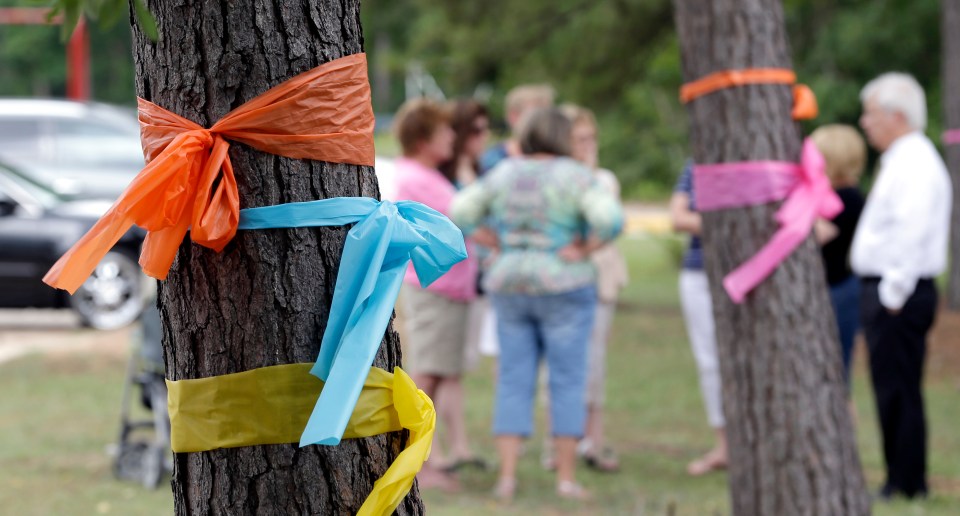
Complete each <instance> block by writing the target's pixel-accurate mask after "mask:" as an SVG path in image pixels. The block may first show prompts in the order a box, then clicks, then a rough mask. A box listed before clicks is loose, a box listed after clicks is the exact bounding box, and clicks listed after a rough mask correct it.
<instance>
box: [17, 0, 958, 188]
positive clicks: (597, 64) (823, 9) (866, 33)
mask: <svg viewBox="0 0 960 516" xmlns="http://www.w3.org/2000/svg"><path fill="white" fill-rule="evenodd" d="M128 1H131V0H52V1H51V0H44V1H43V2H42V3H43V4H44V5H49V6H56V7H57V8H59V9H60V10H61V11H62V12H63V13H64V15H65V16H66V18H67V19H73V20H76V19H77V16H80V15H84V16H87V17H88V18H90V19H95V20H97V21H98V26H99V29H98V30H92V31H91V40H92V41H91V46H92V54H93V59H92V64H93V66H94V73H93V81H94V84H93V92H94V96H95V97H96V98H97V99H99V100H106V101H111V102H117V103H123V104H132V103H133V100H134V97H133V79H132V78H133V63H132V59H131V57H130V55H131V53H130V35H129V30H130V29H129V28H128V27H126V23H117V22H118V21H119V20H120V19H121V18H122V17H123V14H124V13H128V12H129V11H130V9H129V8H128V3H127V2H128ZM132 1H133V2H134V3H133V6H134V8H133V12H134V17H135V18H136V19H137V20H138V23H139V24H140V27H141V30H143V31H144V32H145V33H147V34H152V35H154V36H155V35H156V21H155V20H154V19H153V17H152V16H150V15H149V13H148V12H147V11H146V7H145V3H144V1H143V0H132ZM24 4H25V0H19V1H18V0H0V6H12V5H24ZM362 5H363V9H362V12H361V18H362V23H363V27H364V34H365V37H366V48H367V52H368V53H369V54H370V63H371V76H372V77H371V82H372V85H373V90H374V108H375V109H376V111H377V112H378V113H385V112H392V111H394V110H395V109H396V108H397V107H398V106H399V105H400V103H401V102H403V99H404V81H403V78H404V74H405V71H406V68H407V66H408V65H409V64H410V63H411V62H413V61H417V62H420V63H422V64H423V66H424V68H425V69H426V70H427V71H428V72H430V73H431V74H432V75H433V76H434V77H435V78H436V79H437V81H438V83H439V85H440V86H441V88H442V89H443V90H444V92H446V94H447V95H448V96H450V97H455V96H472V95H477V96H478V97H481V98H482V99H483V100H487V99H488V100H489V104H490V107H491V109H492V112H493V113H495V114H499V113H502V108H503V106H502V103H503V96H504V95H505V94H506V92H507V91H508V90H509V89H510V88H511V87H513V86H515V85H517V84H520V83H526V82H548V83H550V84H552V85H554V87H555V88H556V89H557V92H558V94H559V97H560V100H561V101H563V102H575V103H578V104H582V105H584V106H587V107H589V108H591V109H593V110H594V111H595V112H596V114H597V118H598V121H599V123H600V158H601V163H602V164H603V165H604V166H605V167H607V168H610V169H611V170H613V171H614V172H616V173H617V175H618V176H619V178H620V181H621V183H622V184H623V189H624V194H625V196H627V197H632V198H640V199H650V198H663V197H666V196H667V195H668V194H669V192H670V187H671V186H672V183H673V181H674V178H675V177H676V176H677V174H678V172H679V171H680V170H681V168H682V166H683V163H684V161H685V159H686V156H687V155H688V148H687V118H686V110H685V109H684V107H683V106H682V105H680V103H679V102H678V100H677V90H678V88H679V87H680V84H681V82H682V74H681V65H680V55H679V50H678V45H677V37H676V33H675V31H674V29H673V25H674V24H673V13H672V9H671V4H670V1H669V0H523V1H521V0H486V1H484V2H464V1H460V0H365V1H364V2H363V4H362ZM784 12H785V17H786V24H787V30H788V33H789V36H790V39H791V43H792V47H793V49H794V59H795V68H796V70H797V75H798V76H799V77H800V80H801V81H803V82H805V83H807V84H809V85H810V86H811V88H813V90H814V92H815V93H816V94H817V98H818V100H819V103H820V113H821V114H820V117H819V118H818V119H817V120H815V121H813V122H807V123H805V124H804V130H805V131H806V132H809V131H812V130H813V129H814V128H815V127H816V126H817V125H819V124H825V123H838V122H839V123H847V124H854V125H855V124H856V122H857V118H858V117H859V114H860V103H859V99H858V94H859V91H860V88H861V87H862V86H863V85H864V84H865V83H866V82H867V81H868V80H870V79H871V78H873V77H875V76H876V75H879V74H880V73H883V72H885V71H890V70H901V71H906V72H909V73H912V74H913V75H914V76H915V77H917V79H918V80H919V81H920V83H921V84H923V86H924V87H925V88H926V90H927V96H928V99H927V100H928V106H929V107H930V117H929V118H930V124H929V128H928V134H930V135H931V136H934V137H935V138H934V139H935V141H936V140H939V138H936V135H938V134H939V133H940V132H941V130H942V129H943V122H942V116H941V109H940V105H941V103H940V102H941V95H942V93H941V86H940V71H939V70H940V30H939V23H940V18H939V3H938V2H937V1H936V0H784ZM111 24H112V25H111ZM65 26H72V25H71V24H69V23H68V24H67V25H65ZM64 59H65V52H64V47H63V43H62V42H61V41H60V40H59V38H58V36H57V31H56V29H53V28H49V27H47V28H45V27H37V26H11V27H3V28H2V29H0V95H42V96H50V95H53V96H62V95H63V92H64V90H65V87H64V84H65V71H64ZM500 126H501V127H502V124H501V125H500Z"/></svg>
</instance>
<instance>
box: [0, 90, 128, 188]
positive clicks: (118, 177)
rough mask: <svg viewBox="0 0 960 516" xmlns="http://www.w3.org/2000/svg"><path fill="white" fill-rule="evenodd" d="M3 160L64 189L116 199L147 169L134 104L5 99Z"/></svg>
mask: <svg viewBox="0 0 960 516" xmlns="http://www.w3.org/2000/svg"><path fill="white" fill-rule="evenodd" d="M0 161H2V162H4V163H7V164H10V165H14V166H16V167H17V169H18V170H19V171H20V172H22V173H23V174H25V175H27V176H29V177H30V178H31V179H33V180H35V181H36V182H38V183H41V184H43V185H46V186H47V187H49V188H50V189H51V190H53V191H54V192H56V193H58V194H62V195H69V196H71V197H72V198H86V199H115V198H116V197H117V196H118V195H120V193H121V192H122V191H123V189H124V188H125V187H126V186H127V184H128V183H129V182H130V181H131V180H132V179H133V178H134V176H136V175H137V173H138V172H140V169H142V168H143V151H142V150H141V148H140V124H139V123H138V122H137V115H136V112H135V111H134V110H132V109H127V108H122V107H117V106H111V105H109V104H101V103H96V102H75V101H71V100H55V99H28V98H22V99H14V98H0Z"/></svg>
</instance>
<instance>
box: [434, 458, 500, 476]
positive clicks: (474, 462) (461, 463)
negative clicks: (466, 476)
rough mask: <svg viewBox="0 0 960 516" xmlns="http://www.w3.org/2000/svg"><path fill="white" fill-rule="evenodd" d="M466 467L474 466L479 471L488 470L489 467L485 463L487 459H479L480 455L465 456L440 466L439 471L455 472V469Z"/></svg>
mask: <svg viewBox="0 0 960 516" xmlns="http://www.w3.org/2000/svg"><path fill="white" fill-rule="evenodd" d="M467 467H471V468H476V469H478V470H480V471H488V470H489V469H490V465H489V464H487V461H485V460H483V459H481V458H480V457H467V458H462V459H457V460H455V461H453V463H451V464H449V465H447V466H444V467H443V468H441V471H443V472H444V473H456V472H457V471H460V470H461V469H463V468H467Z"/></svg>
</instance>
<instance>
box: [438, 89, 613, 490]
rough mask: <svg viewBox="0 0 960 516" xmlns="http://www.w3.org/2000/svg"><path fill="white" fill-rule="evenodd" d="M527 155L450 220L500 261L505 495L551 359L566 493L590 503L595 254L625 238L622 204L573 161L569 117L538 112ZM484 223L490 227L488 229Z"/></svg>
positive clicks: (460, 200) (509, 162)
mask: <svg viewBox="0 0 960 516" xmlns="http://www.w3.org/2000/svg"><path fill="white" fill-rule="evenodd" d="M520 146H521V149H522V150H523V156H521V157H516V158H508V159H506V160H504V161H503V162H501V164H499V165H498V166H497V167H496V168H494V169H493V170H491V171H490V172H489V173H488V174H487V175H485V176H484V177H483V178H482V179H481V180H479V181H477V182H476V183H474V184H472V185H471V186H469V187H467V188H466V189H464V190H463V191H461V192H460V193H459V194H458V195H457V197H456V198H455V199H454V201H453V204H452V205H451V208H450V214H451V218H452V219H453V220H454V222H456V223H457V225H459V226H460V227H461V229H462V230H463V232H464V234H465V235H467V236H470V235H473V236H474V239H478V238H479V239H481V240H489V242H487V243H488V244H491V245H493V246H495V247H496V249H497V252H498V255H497V256H496V258H495V259H494V260H493V263H492V264H491V265H490V268H489V270H488V272H487V274H486V275H485V278H484V285H483V287H484V289H485V290H486V291H487V292H490V293H491V296H492V300H493V307H494V311H495V312H496V316H497V334H498V338H499V340H500V348H501V349H500V360H499V361H498V363H499V374H498V375H497V393H496V407H495V411H494V422H493V431H494V434H495V435H496V440H497V450H498V453H499V455H500V478H499V481H498V483H497V489H496V495H497V496H498V497H500V498H503V499H510V498H512V496H513V493H514V490H515V488H516V477H515V472H516V466H517V459H518V456H519V452H520V447H521V442H522V439H523V438H524V437H527V436H529V435H530V433H531V432H532V430H533V400H534V393H535V390H536V380H537V369H538V365H539V362H540V359H541V358H543V359H545V360H546V362H547V367H548V370H549V376H550V381H549V387H550V416H551V425H552V433H553V436H554V440H555V443H556V451H557V457H556V462H557V494H558V495H560V496H561V497H565V498H578V499H582V498H586V497H587V496H588V493H587V492H586V491H585V490H584V489H583V487H581V486H580V485H579V484H577V483H576V481H575V479H574V466H575V459H576V446H577V441H578V440H579V439H580V438H581V437H583V432H584V424H585V419H586V408H585V403H584V390H585V381H586V361H587V345H588V342H589V340H590V332H591V328H592V324H593V317H594V310H595V307H596V303H597V293H596V282H597V272H596V269H595V267H594V265H593V263H592V262H591V261H590V257H589V255H590V252H591V251H593V250H595V249H598V248H599V247H601V246H602V245H603V244H605V243H606V242H609V241H610V240H612V239H613V238H614V237H615V236H616V235H617V234H618V233H619V231H620V228H621V226H622V223H623V211H622V208H621V206H620V203H619V202H618V201H617V200H616V199H615V198H614V197H613V196H612V195H610V193H609V192H608V191H607V190H606V189H604V188H603V187H602V186H600V185H599V184H598V183H597V181H596V179H595V178H594V175H593V173H592V172H591V171H590V169H589V168H587V167H585V166H584V165H583V164H581V163H579V162H577V161H574V160H573V159H570V158H569V157H568V156H569V155H570V146H571V122H570V121H569V119H568V118H566V117H565V116H564V115H563V114H562V113H561V112H560V111H559V110H558V109H555V108H549V109H542V110H540V111H537V112H536V113H534V114H532V115H531V116H530V118H529V119H528V120H527V123H526V124H525V127H524V129H523V130H522V131H521V134H520ZM481 224H483V226H481Z"/></svg>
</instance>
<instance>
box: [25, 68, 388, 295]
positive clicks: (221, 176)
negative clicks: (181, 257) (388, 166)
mask: <svg viewBox="0 0 960 516" xmlns="http://www.w3.org/2000/svg"><path fill="white" fill-rule="evenodd" d="M138 102H139V108H140V128H141V141H142V143H143V149H144V155H145V156H146V159H147V162H148V164H147V166H146V167H144V169H143V170H142V171H141V172H140V173H139V174H138V175H137V177H136V178H134V180H133V181H132V182H131V183H130V185H129V186H128V187H127V189H126V190H125V191H124V192H123V194H121V195H120V197H119V198H118V199H117V201H116V202H115V203H114V204H113V206H112V207H111V208H110V210H109V211H107V213H106V214H104V215H103V217H101V218H100V220H99V221H98V222H97V223H96V224H95V225H94V226H93V228H91V229H90V231H88V232H87V234H86V235H84V236H83V238H81V239H80V240H79V241H78V242H77V243H76V244H74V246H73V247H72V248H70V250H69V251H67V252H66V253H65V254H64V255H63V256H62V257H60V260H58V261H57V263H55V264H54V265H53V267H52V268H51V269H50V271H49V272H47V275H46V276H44V278H43V281H44V282H45V283H47V284H48V285H50V286H52V287H56V288H60V289H64V290H67V291H69V292H70V293H73V292H75V291H76V290H77V288H79V287H80V286H81V285H82V284H83V282H84V281H86V279H87V277H88V276H90V273H91V272H93V270H94V268H96V266H97V264H98V263H99V262H100V260H101V258H103V256H104V255H105V254H107V252H108V251H109V250H110V248H112V247H113V245H114V244H116V243H117V241H118V240H119V239H120V237H121V236H122V235H123V234H124V233H125V232H126V231H127V230H128V229H130V227H131V226H132V225H134V224H136V225H138V226H140V227H142V228H144V229H146V230H147V231H148V234H147V238H146V240H144V243H143V250H142V252H141V254H140V265H141V266H142V267H143V270H144V272H146V273H147V274H148V275H150V276H152V277H154V278H157V279H165V278H166V276H167V272H168V271H169V270H170V266H171V265H172V264H173V260H174V258H175V256H176V253H177V249H178V248H179V247H180V243H181V242H182V241H183V238H184V236H185V235H186V233H187V231H188V230H190V236H191V239H192V240H193V241H194V242H196V243H197V244H199V245H202V246H204V247H209V248H211V249H214V250H216V251H218V252H219V251H221V250H223V248H224V246H226V245H227V243H228V242H229V241H230V240H231V239H232V238H233V236H234V234H236V231H237V222H238V220H239V213H240V197H239V194H238V192H237V181H236V178H235V177H234V174H233V166H232V165H231V164H230V158H229V156H227V149H228V148H229V147H230V144H229V143H227V141H226V139H225V138H229V139H231V140H234V141H238V142H241V143H245V144H247V145H249V146H251V147H253V148H255V149H258V150H261V151H263V152H268V153H271V154H278V155H280V156H285V157H288V158H295V159H314V160H319V161H327V162H335V163H350V164H355V165H371V166H372V165H373V161H374V147H373V125H374V118H373V108H372V106H371V103H370V84H369V82H368V81H367V64H366V56H365V55H364V54H355V55H351V56H347V57H344V58H341V59H337V60H334V61H330V62H329V63H326V64H323V65H320V66H318V67H316V68H314V69H312V70H309V71H307V72H304V73H302V74H300V75H297V76H296V77H293V78H291V79H288V80H287V81H284V82H283V83H281V84H279V85H277V86H275V87H273V88H271V89H270V90H268V91H266V92H265V93H263V94H261V95H259V96H257V97H256V98H254V99H251V100H250V101H249V102H246V103H244V104H243V105H242V106H240V107H238V108H237V109H234V110H233V111H231V112H230V113H228V114H227V115H226V116H224V117H223V118H221V119H220V120H219V121H218V122H217V123H216V124H214V125H213V127H211V128H210V129H204V128H203V127H201V126H200V125H198V124H195V123H193V122H191V121H190V120H187V119H185V118H183V117H181V116H178V115H175V114H174V113H171V112H170V111H167V110H166V109H163V108H161V107H160V106H157V105H156V104H153V103H151V102H148V101H146V100H143V99H138Z"/></svg>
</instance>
